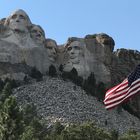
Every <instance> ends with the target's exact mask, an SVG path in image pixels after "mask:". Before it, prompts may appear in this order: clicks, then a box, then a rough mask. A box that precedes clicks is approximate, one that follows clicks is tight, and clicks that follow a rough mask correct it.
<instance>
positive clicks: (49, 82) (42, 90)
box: [13, 77, 140, 133]
mask: <svg viewBox="0 0 140 140" xmlns="http://www.w3.org/2000/svg"><path fill="white" fill-rule="evenodd" d="M13 93H14V96H15V97H16V98H17V101H18V103H19V104H20V105H25V104H27V103H34V104H35V105H36V107H37V112H38V115H39V116H41V117H42V118H45V119H46V121H48V122H49V123H50V125H51V124H52V123H54V122H56V121H60V122H62V123H65V124H67V123H78V122H83V121H95V122H96V123H97V125H99V126H101V127H103V128H106V129H107V130H117V131H118V132H119V133H124V132H126V131H128V130H129V129H130V128H133V129H135V130H138V131H140V121H139V120H138V118H136V117H134V116H132V115H130V114H129V113H128V112H127V111H125V110H122V111H120V112H119V111H117V109H113V110H110V111H107V110H105V107H104V105H103V104H102V103H101V102H99V101H97V99H96V98H95V97H93V96H90V95H87V94H86V93H85V91H83V90H82V89H81V88H80V87H78V86H76V85H74V84H73V83H71V82H69V81H62V80H61V79H58V78H49V77H46V78H45V80H44V81H42V82H38V83H33V84H31V85H26V86H22V87H19V88H16V89H14V91H13Z"/></svg>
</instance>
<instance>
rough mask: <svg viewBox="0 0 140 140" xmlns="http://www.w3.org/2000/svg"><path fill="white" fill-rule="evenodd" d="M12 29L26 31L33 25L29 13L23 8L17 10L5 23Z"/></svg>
mask: <svg viewBox="0 0 140 140" xmlns="http://www.w3.org/2000/svg"><path fill="white" fill-rule="evenodd" d="M5 24H6V25H7V26H9V28H10V29H12V30H15V31H21V32H25V31H27V27H28V26H30V25H31V21H30V19H29V17H28V15H27V14H26V13H25V12H24V11H23V10H21V9H20V10H17V11H15V12H14V13H13V14H11V16H10V17H9V18H8V19H7V20H6V23H5Z"/></svg>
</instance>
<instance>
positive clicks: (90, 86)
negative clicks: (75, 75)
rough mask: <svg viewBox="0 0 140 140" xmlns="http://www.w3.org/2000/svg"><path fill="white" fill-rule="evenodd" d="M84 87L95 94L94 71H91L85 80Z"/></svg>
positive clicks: (91, 93) (89, 92)
mask: <svg viewBox="0 0 140 140" xmlns="http://www.w3.org/2000/svg"><path fill="white" fill-rule="evenodd" d="M83 89H84V90H85V91H86V92H87V93H88V94H90V95H92V96H95V89H96V79H95V76H94V73H91V74H90V76H89V77H88V78H87V80H85V81H84V85H83Z"/></svg>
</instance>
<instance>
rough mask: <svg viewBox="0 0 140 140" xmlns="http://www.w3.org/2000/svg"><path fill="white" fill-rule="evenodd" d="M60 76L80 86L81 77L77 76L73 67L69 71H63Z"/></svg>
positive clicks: (81, 82)
mask: <svg viewBox="0 0 140 140" xmlns="http://www.w3.org/2000/svg"><path fill="white" fill-rule="evenodd" d="M62 78H63V80H66V79H69V80H71V81H72V82H73V83H75V84H76V85H78V86H82V84H83V78H82V77H80V76H78V72H77V70H76V69H75V68H73V69H72V70H71V71H70V72H63V73H62Z"/></svg>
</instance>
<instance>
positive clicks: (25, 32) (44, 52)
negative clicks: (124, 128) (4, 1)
mask: <svg viewBox="0 0 140 140" xmlns="http://www.w3.org/2000/svg"><path fill="white" fill-rule="evenodd" d="M58 46H59V47H58ZM114 46H115V41H114V40H113V38H112V37H110V36H109V35H107V34H105V33H99V34H93V35H86V36H85V37H84V38H77V37H70V38H68V40H67V42H66V43H65V44H64V45H57V42H56V41H55V40H53V39H46V38H45V33H44V30H43V29H42V28H41V27H40V26H39V25H35V24H33V23H32V22H31V20H30V18H29V16H28V15H27V13H26V12H25V11H23V10H21V9H19V10H16V11H15V12H13V13H12V14H11V15H10V16H9V17H7V18H3V19H1V20H0V65H2V67H0V77H1V78H5V77H10V78H14V79H17V80H19V79H21V80H22V79H23V77H24V76H25V75H27V74H29V71H30V69H31V68H32V67H36V68H37V69H38V70H39V71H40V72H41V73H43V74H46V72H48V71H49V67H50V66H51V65H53V66H55V67H56V69H57V71H58V68H59V66H60V65H62V66H63V71H66V72H69V71H71V70H72V69H73V68H75V69H76V70H77V72H78V76H81V77H83V79H87V78H88V76H89V75H90V74H91V73H94V75H95V78H96V82H103V83H105V84H106V87H107V88H109V87H112V86H114V85H116V84H118V83H120V82H121V81H122V80H123V79H124V78H126V77H127V75H128V74H129V73H130V72H131V71H132V70H133V69H134V67H135V66H136V65H137V64H140V52H139V51H134V50H126V49H118V50H117V51H114ZM136 98H137V99H135V100H132V101H131V102H130V103H129V104H130V108H131V109H132V110H133V112H138V113H137V114H140V113H139V112H140V101H139V100H138V99H139V98H140V97H139V95H137V97H136Z"/></svg>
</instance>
